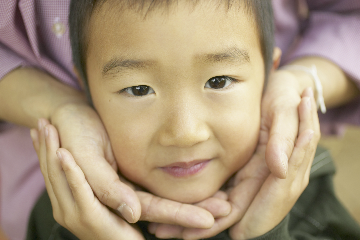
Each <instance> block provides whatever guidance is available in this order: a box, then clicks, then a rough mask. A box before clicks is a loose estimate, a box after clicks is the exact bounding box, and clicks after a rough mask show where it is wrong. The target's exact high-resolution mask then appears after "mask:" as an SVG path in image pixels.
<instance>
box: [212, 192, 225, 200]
mask: <svg viewBox="0 0 360 240" xmlns="http://www.w3.org/2000/svg"><path fill="white" fill-rule="evenodd" d="M213 197H214V198H219V199H222V200H228V195H227V193H226V192H224V191H217V192H216V193H215V194H214V196H213Z"/></svg>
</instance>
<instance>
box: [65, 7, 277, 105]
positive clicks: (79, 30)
mask: <svg viewBox="0 0 360 240" xmlns="http://www.w3.org/2000/svg"><path fill="white" fill-rule="evenodd" d="M106 1H109V0H72V1H71V4H70V13H69V27H70V42H71V49H72V58H73V63H74V65H75V67H76V69H77V71H78V74H79V77H80V78H81V80H82V81H83V86H84V90H85V92H86V93H87V96H88V99H89V100H90V101H91V96H90V91H89V85H88V81H87V75H86V61H85V60H86V51H87V45H88V42H87V37H86V34H87V33H88V25H89V20H90V18H91V15H92V13H93V12H94V11H95V10H96V9H98V8H99V6H101V5H102V4H103V3H104V2H106ZM177 1H179V0H117V1H116V2H117V3H121V4H122V5H123V6H125V7H128V8H137V9H138V10H139V11H141V10H144V9H143V8H144V7H145V6H147V9H146V14H147V13H148V12H150V11H152V10H154V9H156V8H159V6H166V7H169V6H170V5H171V4H172V3H174V2H177ZM183 1H185V0H183ZM187 1H189V2H192V3H194V4H196V3H197V2H198V1H200V0H187ZM218 1H219V3H223V2H224V3H225V4H227V6H228V8H230V7H232V5H234V3H236V2H238V3H241V4H243V6H245V8H246V10H249V11H250V13H251V14H252V15H253V16H254V17H255V22H256V26H257V30H258V35H259V38H260V45H261V51H262V55H263V59H264V66H265V84H266V81H267V78H268V76H269V73H270V70H271V67H272V55H273V49H274V16H273V10H272V5H271V0H218ZM146 3H147V4H146ZM146 14H145V15H146Z"/></svg>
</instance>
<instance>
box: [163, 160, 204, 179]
mask: <svg viewBox="0 0 360 240" xmlns="http://www.w3.org/2000/svg"><path fill="white" fill-rule="evenodd" d="M210 161H211V159H208V160H195V161H191V162H176V163H172V164H170V165H167V166H165V167H161V168H160V169H161V170H163V171H164V172H166V173H168V174H170V175H171V176H174V177H188V176H192V175H195V174H197V173H200V172H201V171H202V170H203V169H204V168H205V167H206V166H207V164H208V163H209V162H210Z"/></svg>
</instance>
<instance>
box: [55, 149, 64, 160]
mask: <svg viewBox="0 0 360 240" xmlns="http://www.w3.org/2000/svg"><path fill="white" fill-rule="evenodd" d="M56 155H57V156H58V158H59V159H60V160H62V159H63V157H62V155H61V152H59V150H58V151H56Z"/></svg>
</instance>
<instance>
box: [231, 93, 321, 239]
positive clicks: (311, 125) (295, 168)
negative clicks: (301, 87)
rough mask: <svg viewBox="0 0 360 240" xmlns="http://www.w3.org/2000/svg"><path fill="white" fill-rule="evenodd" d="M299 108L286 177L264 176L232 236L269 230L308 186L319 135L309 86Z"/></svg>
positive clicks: (240, 236) (232, 230)
mask: <svg viewBox="0 0 360 240" xmlns="http://www.w3.org/2000/svg"><path fill="white" fill-rule="evenodd" d="M298 112H299V120H300V124H299V134H298V137H297V140H296V142H295V147H294V150H293V152H292V154H291V156H290V158H289V164H288V173H287V177H286V179H281V178H278V177H277V176H275V175H274V174H270V175H269V176H268V177H267V178H266V180H265V182H264V183H263V184H262V186H261V189H260V191H259V192H258V193H257V194H256V197H255V198H254V200H253V201H252V203H251V204H250V206H249V208H248V209H247V210H246V213H245V215H244V216H243V217H242V219H241V221H240V222H239V223H237V224H235V225H234V226H232V227H231V228H230V236H231V238H232V239H249V238H254V237H258V236H261V235H263V234H265V233H267V232H269V231H270V230H271V229H273V228H274V227H275V226H276V225H278V224H279V223H280V222H281V221H282V220H283V219H284V218H285V216H286V215H287V214H288V213H289V212H290V210H291V208H292V207H293V206H294V204H295V203H296V201H297V199H298V198H299V197H300V195H301V194H302V192H303V191H304V190H305V188H306V187H307V185H308V183H309V177H310V169H311V165H312V161H313V159H314V155H315V151H316V146H317V143H318V142H319V139H320V124H319V119H318V115H317V110H316V103H315V100H314V97H313V93H312V90H311V89H309V88H308V89H306V90H305V91H304V93H303V95H302V100H301V102H300V104H299V107H298ZM235 195H238V194H236V193H235ZM239 200H240V199H239ZM232 201H233V200H232Z"/></svg>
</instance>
